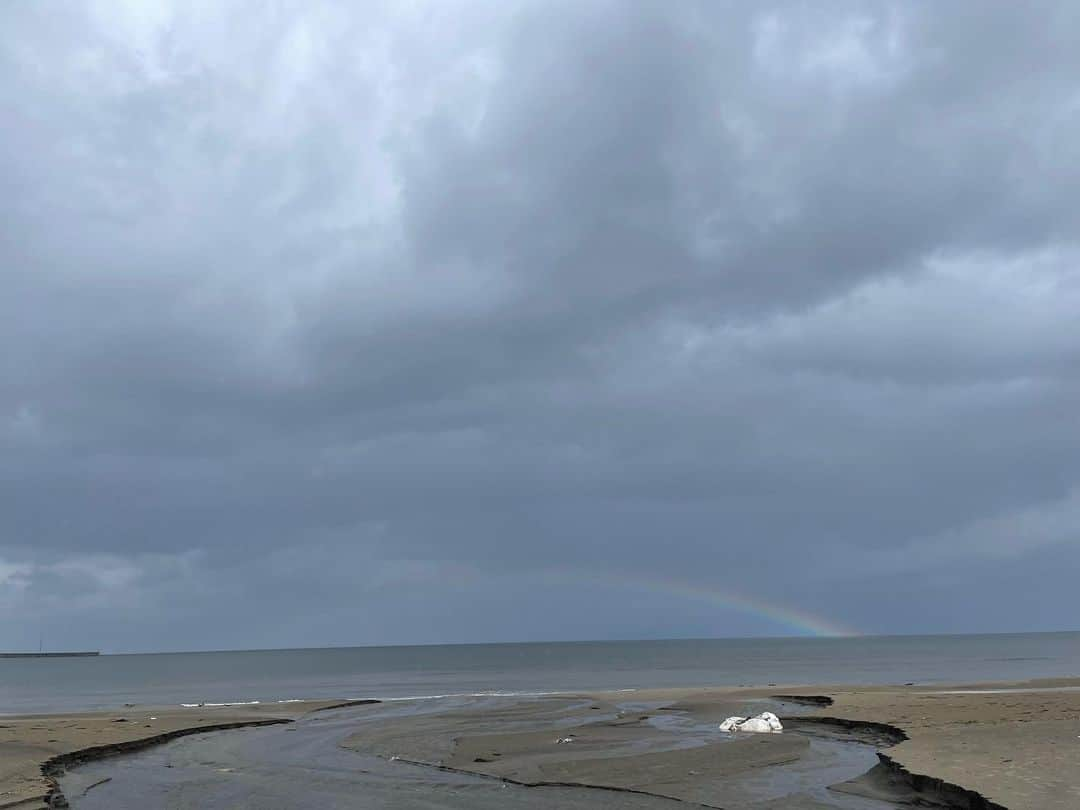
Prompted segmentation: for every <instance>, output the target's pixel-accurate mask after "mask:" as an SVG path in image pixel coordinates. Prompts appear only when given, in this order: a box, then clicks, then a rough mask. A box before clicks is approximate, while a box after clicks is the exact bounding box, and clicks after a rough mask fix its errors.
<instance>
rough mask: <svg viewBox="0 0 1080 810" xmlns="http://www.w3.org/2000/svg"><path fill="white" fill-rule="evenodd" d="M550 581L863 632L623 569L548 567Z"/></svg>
mask: <svg viewBox="0 0 1080 810" xmlns="http://www.w3.org/2000/svg"><path fill="white" fill-rule="evenodd" d="M543 576H544V579H545V580H546V581H548V582H552V583H556V584H560V585H568V584H588V585H603V586H607V587H611V588H623V589H630V590H636V591H646V592H649V593H659V594H666V595H669V596H675V597H679V598H681V599H687V600H691V601H695V602H705V603H707V604H711V605H716V606H718V607H721V608H724V609H727V610H737V611H739V612H740V613H744V614H746V615H749V616H755V617H757V618H760V619H766V620H768V621H770V622H773V623H774V624H777V625H780V626H782V627H785V628H787V629H788V630H794V631H795V632H796V634H797V635H811V636H822V637H833V636H844V637H847V636H858V635H862V634H861V633H860V632H859V631H858V630H856V629H855V628H853V627H849V626H846V625H844V624H841V623H839V622H836V621H833V620H831V619H827V618H825V617H824V616H819V615H817V614H814V613H809V612H807V611H804V610H796V609H795V608H792V607H789V606H787V605H783V604H781V603H779V602H775V601H773V600H769V599H763V598H761V597H760V596H747V595H746V594H744V593H740V592H739V591H736V590H734V589H733V588H729V587H727V586H724V587H723V588H718V587H715V586H706V585H699V584H696V583H692V582H688V581H685V580H679V579H673V578H671V577H661V576H649V577H642V576H639V575H634V574H627V573H622V572H614V573H612V572H598V571H581V570H572V569H548V570H547V571H545V572H544V574H543Z"/></svg>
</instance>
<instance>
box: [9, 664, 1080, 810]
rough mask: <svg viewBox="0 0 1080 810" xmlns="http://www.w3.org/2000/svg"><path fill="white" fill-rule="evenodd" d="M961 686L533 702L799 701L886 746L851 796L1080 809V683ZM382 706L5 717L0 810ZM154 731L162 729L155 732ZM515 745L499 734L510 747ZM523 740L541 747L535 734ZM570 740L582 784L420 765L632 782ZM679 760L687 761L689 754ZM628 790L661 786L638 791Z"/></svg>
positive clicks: (796, 728)
mask: <svg viewBox="0 0 1080 810" xmlns="http://www.w3.org/2000/svg"><path fill="white" fill-rule="evenodd" d="M950 687H951V688H949V689H940V688H935V687H928V686H925V685H921V686H892V687H887V686H874V687H862V686H856V687H852V686H832V685H803V686H785V687H781V686H769V687H755V688H731V687H705V688H701V689H639V690H632V691H625V690H619V691H612V692H595V693H580V692H579V693H561V695H550V694H549V695H545V696H537V697H535V698H532V699H531V702H532V703H534V704H537V705H541V706H542V705H545V702H547V703H550V704H551V705H555V704H556V702H557V701H559V700H565V699H569V698H574V699H577V700H581V699H585V698H587V699H590V700H597V701H607V702H608V704H607V705H615V704H616V703H619V704H620V705H622V704H626V703H627V702H631V703H634V704H644V703H645V702H650V701H651V702H653V703H656V704H657V705H658V708H657V709H656V710H655V711H653V712H651V714H652V715H654V716H659V715H661V714H662V713H664V712H668V713H672V714H675V713H678V714H679V715H681V716H686V717H692V718H694V719H695V720H696V721H699V722H703V723H708V724H712V723H713V722H714V721H716V718H717V717H719V715H720V714H723V713H724V712H725V711H727V710H728V709H729V708H730V706H731V705H732V704H733V703H734V704H737V703H739V702H750V703H753V702H760V701H766V700H782V701H784V702H785V703H786V704H787V705H788V706H790V707H791V708H793V709H795V711H793V712H789V713H787V714H786V715H784V716H783V719H784V721H785V726H786V727H787V728H788V730H789V731H791V732H794V734H791V735H790V736H791V737H794V736H795V735H796V734H805V733H809V734H813V733H815V731H814V729H815V728H816V729H818V730H821V733H824V734H833V735H837V736H835V737H834V738H835V739H841V740H843V739H845V738H847V739H857V740H858V741H860V742H869V743H870V744H873V745H875V747H876V748H877V759H878V764H877V765H876V766H874V767H873V768H871V769H870V771H868V772H867V773H866V774H864V775H863V777H860V778H859V779H856V780H852V782H851V783H850V784H845V785H841V786H837V789H839V790H841V791H843V792H852V793H856V794H857V795H863V796H874V795H877V796H879V797H880V796H884V795H886V794H887V795H891V796H892V797H894V798H895V797H896V795H897V791H907V792H908V793H909V794H910V795H912V796H918V797H920V798H923V799H924V800H933V801H935V802H937V803H938V804H939V805H940V806H943V807H953V808H964V809H965V810H1004V808H1008V809H1009V810H1022V808H1025V807H1040V808H1071V807H1076V806H1080V775H1077V776H1072V773H1071V771H1072V769H1071V768H1070V766H1071V764H1072V763H1073V762H1074V761H1075V754H1076V753H1077V752H1080V740H1078V739H1077V738H1078V736H1080V719H1078V718H1080V691H1078V687H1080V679H1054V680H1053V681H1048V680H1042V681H1026V682H1015V681H1013V682H992V683H978V684H970V685H966V686H960V685H950ZM433 699H435V698H433ZM523 701H524V702H529V699H526V698H523ZM370 702H379V701H377V700H376V699H362V700H355V701H343V700H337V701H334V700H316V701H302V702H291V703H260V704H254V705H251V704H249V705H243V706H221V707H207V706H202V707H193V708H185V709H177V708H175V707H171V708H161V709H150V708H147V707H125V709H124V710H123V711H116V712H87V713H81V712H76V713H66V714H54V715H23V716H8V717H4V718H0V762H2V767H0V808H40V807H63V806H65V804H64V803H63V802H64V801H65V800H64V799H63V794H62V793H61V792H60V790H59V788H58V785H57V782H56V778H57V776H58V775H60V774H61V773H62V772H63V771H65V770H67V769H68V768H72V767H78V765H79V764H82V763H84V762H88V761H92V760H97V759H102V758H106V757H111V756H117V755H123V754H128V753H133V752H135V751H138V750H143V749H146V748H150V747H154V746H157V745H161V744H164V743H167V742H169V741H171V740H174V739H178V738H179V737H183V736H187V735H191V734H198V733H205V732H209V731H216V730H226V729H240V728H244V727H252V726H265V725H274V724H285V723H291V722H294V721H296V720H298V719H300V718H302V717H304V716H306V715H308V714H310V713H312V712H317V711H327V710H330V709H335V708H343V707H346V706H355V705H362V704H365V703H370ZM392 702H398V701H392ZM483 716H484V715H483V713H480V714H478V715H477V717H478V718H481V719H482V718H483ZM538 716H541V715H538ZM402 725H407V724H402V723H395V724H394V730H395V733H397V729H398V727H399V726H402ZM592 725H597V724H592ZM616 725H618V726H620V733H621V734H631V733H636V732H633V729H632V728H627V729H626V730H625V731H624V730H622V727H627V726H630V725H632V724H628V723H625V722H623V723H620V724H614V723H611V724H608V726H607V727H609V728H611V727H615V726H616ZM448 728H449V730H450V731H451V732H454V734H455V735H456V737H455V746H458V747H460V749H461V752H464V753H463V754H461V756H464V755H467V754H470V753H471V751H472V749H471V748H470V747H469V746H470V745H473V744H474V743H475V744H476V745H480V746H481V747H483V744H486V743H487V742H489V740H487V739H484V737H483V735H479V734H478V735H473V736H472V737H471V736H470V734H471V732H469V733H466V734H464V735H462V734H458V732H460V731H461V729H460V728H456V727H453V726H448ZM148 730H150V731H152V732H153V733H147V731H148ZM423 733H424V734H428V733H429V731H423ZM845 735H846V737H845ZM488 736H489V737H490V734H489V735H488ZM504 736H505V735H504ZM777 736H781V735H777ZM457 737H460V738H461V739H457ZM474 737H475V739H474ZM545 739H546V736H545ZM350 741H351V742H354V743H355V740H352V738H350V740H346V741H343V743H342V744H343V745H345V746H346V747H353V746H352V745H350ZM517 742H519V741H515V740H512V739H508V740H500V744H502V743H508V744H509V743H515V744H516V743H517ZM524 742H525V743H528V744H530V745H531V744H533V743H532V741H529V740H525V741H524ZM87 743H91V744H87ZM363 744H364V745H367V744H368V743H367V742H366V741H364V743H363ZM395 744H398V743H395ZM425 744H426V743H425ZM562 748H563V749H566V750H565V751H560V752H559V753H560V754H565V756H563V760H564V761H558V762H557V761H556V760H554V759H552V758H551V757H548V758H547V760H543V761H541V760H539V759H537V760H536V762H539V763H540V765H539V767H540V768H541V769H544V768H547V769H549V770H551V771H552V772H553V773H559V772H560V771H559V769H560V768H561V769H562V770H563V771H564V772H565V773H567V774H569V775H571V776H573V774H574V770H575V768H576V769H578V770H582V769H584V770H583V774H584V776H583V778H581V779H577V778H569V779H557V778H551V779H548V778H545V779H540V780H529V779H519V778H518V777H517V776H515V775H514V774H511V773H502V772H500V768H502V769H503V770H506V768H508V767H509V766H508V765H507V763H508V762H510V758H509V754H508V758H507V759H504V760H502V762H501V763H496V764H493V765H488V764H487V762H485V761H481V760H483V759H484V758H483V757H479V756H477V757H474V759H476V760H477V761H476V762H472V761H466V762H464V763H462V762H461V761H457V760H453V759H452V756H448V757H447V758H445V759H438V758H433V757H430V756H418V757H416V758H415V761H416V762H417V763H418V764H419V763H422V764H424V765H428V766H435V767H441V768H446V769H449V770H455V769H456V770H460V771H462V772H464V773H471V774H475V775H481V776H491V777H494V778H498V779H503V780H505V781H510V782H514V783H518V784H523V785H533V784H536V785H539V784H546V785H575V786H581V787H597V788H602V789H608V790H611V789H615V790H619V789H624V786H622V785H620V784H618V781H619V779H620V778H624V777H621V776H620V775H619V773H618V771H617V768H615V767H614V766H612V768H609V769H608V770H609V771H611V773H607V774H605V773H603V772H599V778H597V776H598V773H596V772H593V771H589V770H588V768H587V767H586V766H587V764H588V762H589V760H588V758H587V757H585V756H583V752H584V748H585V747H584V746H573V747H572V746H562ZM357 750H360V749H359V748H358V749H357ZM508 750H509V749H508ZM685 750H687V751H693V750H694V749H693V748H690V749H685ZM384 753H385V752H384ZM402 753H405V752H404V751H403V752H402ZM571 754H572V756H571ZM454 755H458V752H455V753H454ZM530 756H532V753H531V751H530V749H529V748H528V746H527V745H524V744H523V747H522V750H521V752H520V757H519V759H520V761H521V762H525V763H530V760H529V757H530ZM679 756H680V757H682V758H684V759H685V758H686V757H687V756H689V755H688V754H680V755H679ZM387 758H398V759H402V760H405V761H411V760H412V758H409V757H405V756H401V755H396V756H390V755H387ZM459 759H460V756H459ZM534 759H535V757H534ZM613 761H614V760H613ZM463 764H464V767H462V765H463ZM533 764H535V763H533ZM530 767H532V765H530ZM664 767H668V766H666V765H665V766H664ZM627 778H628V777H627ZM635 778H636V777H635ZM609 783H610V784H609ZM627 784H628V785H629V784H630V783H627ZM627 789H628V790H629V791H631V792H645V793H649V792H651V791H649V790H641V789H638V788H636V787H633V786H632V785H630V786H629V787H628V788H627ZM875 791H877V793H875ZM673 792H674V793H678V790H675V791H671V790H669V791H668V792H666V793H658V794H655V795H666V796H668V797H669V798H680V797H679V796H675V795H671V794H672V793H673ZM692 794H693V790H690V789H689V788H688V789H687V795H686V796H685V797H683V798H680V800H683V801H694V800H693V799H692V798H690V796H691V795H692ZM700 803H701V804H705V802H700Z"/></svg>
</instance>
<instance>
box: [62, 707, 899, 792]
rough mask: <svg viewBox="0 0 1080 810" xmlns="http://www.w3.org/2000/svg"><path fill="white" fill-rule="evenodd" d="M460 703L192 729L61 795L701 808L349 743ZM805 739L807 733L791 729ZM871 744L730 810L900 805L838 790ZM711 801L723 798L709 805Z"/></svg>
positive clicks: (767, 772) (792, 774)
mask: <svg viewBox="0 0 1080 810" xmlns="http://www.w3.org/2000/svg"><path fill="white" fill-rule="evenodd" d="M462 700H467V699H458V700H454V701H431V700H428V701H404V702H398V703H386V704H383V705H381V706H378V707H377V708H375V709H374V710H372V709H371V708H370V707H366V708H364V709H362V710H357V709H355V708H344V709H337V710H333V711H329V712H323V713H317V714H312V715H308V716H307V717H304V718H303V719H301V720H299V721H297V722H295V723H292V724H289V725H281V726H268V727H263V728H250V729H240V730H234V731H222V732H212V733H206V734H194V735H191V736H188V737H184V738H181V739H179V740H175V741H173V742H171V743H167V744H165V745H160V746H156V747H154V748H150V749H147V750H145V751H142V752H140V753H136V754H130V755H124V756H117V757H112V758H109V759H104V760H100V761H97V762H90V763H87V764H85V765H82V766H80V767H78V768H76V769H74V770H71V771H69V772H68V773H67V774H65V775H64V776H63V777H62V778H61V780H60V785H61V789H62V790H63V792H64V795H65V796H66V797H67V799H68V801H69V803H70V805H71V807H73V808H76V810H128V809H129V808H130V809H131V810H134V809H135V808H138V809H139V810H145V808H168V809H169V810H188V809H189V808H190V809H191V810H195V809H196V808H198V809H199V810H218V809H220V810H225V809H226V808H228V810H236V809H237V808H260V810H284V809H285V808H301V807H303V808H307V807H320V808H340V809H341V810H368V809H369V808H383V809H385V810H399V809H400V810H405V809H406V808H419V809H420V810H425V809H426V808H448V809H449V810H457V809H458V808H460V809H461V810H488V808H490V809H491V810H495V809H496V808H498V809H499V810H503V809H504V808H505V809H507V810H514V808H567V810H607V809H608V808H626V809H627V810H638V808H640V809H641V810H664V809H665V808H667V809H668V810H674V808H677V807H686V806H694V805H688V803H686V802H680V801H676V800H673V799H667V798H662V797H655V796H647V795H638V794H633V793H625V792H615V791H609V790H603V789H596V788H579V787H522V786H518V785H513V784H508V783H505V782H502V781H500V780H498V779H494V778H489V777H481V776H472V775H469V774H462V773H450V772H446V771H442V770H439V769H437V768H432V767H425V766H419V765H411V764H406V763H404V762H400V761H393V760H390V759H385V758H382V757H376V756H370V755H365V754H360V753H357V752H355V751H351V750H348V749H345V748H342V747H341V745H340V743H341V741H342V740H343V739H345V738H346V737H348V736H350V735H353V734H355V733H357V732H358V731H362V730H363V726H364V724H365V723H368V722H381V723H385V722H386V721H387V720H392V719H393V718H395V717H402V718H404V717H409V716H415V715H416V714H417V713H428V712H441V711H447V710H451V709H454V708H461V705H462ZM663 722H665V723H667V724H668V725H669V727H670V728H669V729H668V730H671V731H672V732H673V733H674V735H675V736H676V737H677V738H679V739H678V742H677V744H678V745H683V744H689V745H693V744H700V743H698V740H701V739H703V738H704V736H705V735H708V734H712V733H714V732H712V730H711V729H706V728H702V727H697V726H694V725H692V724H685V726H684V727H683V728H680V727H679V721H678V719H676V718H665V720H664V721H663ZM785 733H799V732H785ZM876 761H877V760H876V756H875V751H874V749H873V748H872V747H871V746H869V745H865V744H862V743H855V742H842V741H836V740H828V739H819V738H815V737H811V738H810V749H809V752H808V753H807V755H806V756H804V757H802V758H801V759H800V760H799V761H798V762H795V763H791V764H785V765H776V766H770V767H765V768H759V769H756V770H755V771H753V772H751V773H748V774H745V775H742V776H740V777H739V778H738V780H737V783H735V784H730V785H727V786H725V790H724V791H723V795H718V796H717V799H716V802H715V806H717V807H723V808H731V809H732V810H734V808H758V807H760V808H766V807H767V808H780V807H783V808H808V809H809V808H838V810H885V809H886V808H891V807H893V805H891V804H886V803H883V802H880V801H876V800H871V799H863V798H859V797H855V796H849V795H846V794H841V793H837V792H835V791H831V790H829V789H828V786H829V785H832V784H835V783H838V782H843V781H845V780H848V779H852V778H855V777H857V776H860V775H861V774H863V773H865V772H866V771H867V770H868V769H869V768H870V767H872V766H873V765H874V763H875V762H876ZM710 804H713V802H711V801H710Z"/></svg>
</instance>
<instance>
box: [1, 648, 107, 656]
mask: <svg viewBox="0 0 1080 810" xmlns="http://www.w3.org/2000/svg"><path fill="white" fill-rule="evenodd" d="M94 655H101V652H100V651H99V650H79V651H76V652H0V658H88V657H90V656H94Z"/></svg>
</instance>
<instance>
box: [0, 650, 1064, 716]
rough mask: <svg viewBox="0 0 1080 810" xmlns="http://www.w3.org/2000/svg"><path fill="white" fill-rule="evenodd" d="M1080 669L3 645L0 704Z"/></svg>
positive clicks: (1012, 675)
mask: <svg viewBox="0 0 1080 810" xmlns="http://www.w3.org/2000/svg"><path fill="white" fill-rule="evenodd" d="M1077 675H1080V633H1026V634H1018V635H978V636H887V637H870V638H787V639H708V640H677V641H674V640H673V641H609V642H567V643H539V644H476V645H471V644H470V645H446V646H423V647H344V648H340V647H339V648H331V649H306V650H257V651H243V652H204V653H160V654H151V655H103V656H100V657H98V658H52V659H49V658H38V659H0V714H13V713H25V712H58V711H70V710H83V709H96V708H111V707H117V706H121V705H123V704H125V703H136V704H149V705H175V704H181V703H200V702H205V703H229V702H241V701H252V700H259V701H275V700H290V699H299V698H319V697H332V698H362V697H379V698H390V697H409V696H426V695H448V694H469V693H481V692H509V693H516V692H548V691H568V690H582V689H630V688H635V687H650V686H655V687H673V686H705V685H718V686H720V685H723V686H731V685H740V684H747V685H749V684H754V685H759V684H785V683H786V684H800V683H834V684H839V683H845V684H871V683H906V682H909V681H912V682H918V683H950V682H952V683H958V682H972V681H985V680H1013V679H1022V678H1042V677H1063V676H1077Z"/></svg>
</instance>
